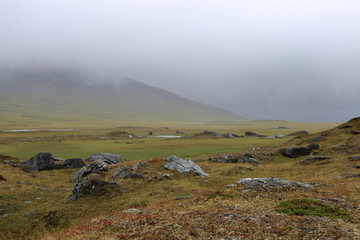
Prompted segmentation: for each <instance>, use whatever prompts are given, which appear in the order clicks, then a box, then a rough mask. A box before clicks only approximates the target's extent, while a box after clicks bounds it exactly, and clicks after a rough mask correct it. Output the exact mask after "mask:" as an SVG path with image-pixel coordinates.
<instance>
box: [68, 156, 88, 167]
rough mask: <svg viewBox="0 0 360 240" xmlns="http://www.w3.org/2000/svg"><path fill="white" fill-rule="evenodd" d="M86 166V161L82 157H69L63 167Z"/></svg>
mask: <svg viewBox="0 0 360 240" xmlns="http://www.w3.org/2000/svg"><path fill="white" fill-rule="evenodd" d="M84 166H85V163H84V161H83V160H82V159H81V158H69V159H66V160H65V162H64V164H63V168H82V167H84Z"/></svg>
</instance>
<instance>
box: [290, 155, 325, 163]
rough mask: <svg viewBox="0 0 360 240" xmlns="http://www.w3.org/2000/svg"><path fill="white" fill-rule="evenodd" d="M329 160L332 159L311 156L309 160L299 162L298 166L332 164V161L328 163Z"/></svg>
mask: <svg viewBox="0 0 360 240" xmlns="http://www.w3.org/2000/svg"><path fill="white" fill-rule="evenodd" d="M329 159H331V157H326V156H310V157H308V158H305V159H304V160H301V161H299V162H297V164H300V165H309V164H313V163H317V164H327V163H330V161H328V160H329Z"/></svg>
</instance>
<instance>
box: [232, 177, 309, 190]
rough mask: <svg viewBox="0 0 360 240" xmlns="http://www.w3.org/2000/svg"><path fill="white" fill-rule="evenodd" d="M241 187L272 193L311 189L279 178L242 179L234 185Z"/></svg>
mask: <svg viewBox="0 0 360 240" xmlns="http://www.w3.org/2000/svg"><path fill="white" fill-rule="evenodd" d="M236 184H237V185H241V186H243V187H244V188H245V189H247V190H260V191H272V190H276V189H280V190H281V189H308V188H313V186H312V185H310V184H306V183H302V182H294V181H290V180H284V179H281V178H275V177H268V178H243V179H241V180H240V181H238V182H237V183H236Z"/></svg>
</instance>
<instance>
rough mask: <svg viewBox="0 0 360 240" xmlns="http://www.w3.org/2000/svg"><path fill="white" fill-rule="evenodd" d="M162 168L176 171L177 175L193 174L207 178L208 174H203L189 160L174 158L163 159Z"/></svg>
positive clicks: (197, 166) (199, 168)
mask: <svg viewBox="0 0 360 240" xmlns="http://www.w3.org/2000/svg"><path fill="white" fill-rule="evenodd" d="M164 167H165V168H166V169H168V170H176V171H177V172H179V173H194V174H196V175H200V176H204V177H208V176H209V174H207V173H206V172H204V171H203V170H202V169H201V167H200V166H199V165H197V164H195V163H194V162H193V161H191V160H190V159H185V160H184V159H181V158H178V157H176V156H170V157H168V158H165V164H164Z"/></svg>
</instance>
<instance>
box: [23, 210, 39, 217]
mask: <svg viewBox="0 0 360 240" xmlns="http://www.w3.org/2000/svg"><path fill="white" fill-rule="evenodd" d="M38 211H39V210H36V209H34V210H31V211H29V212H27V213H25V214H24V216H29V215H31V214H33V213H36V212H38Z"/></svg>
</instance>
